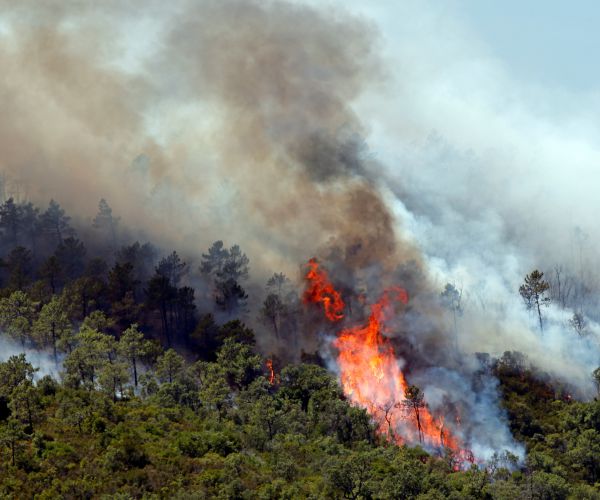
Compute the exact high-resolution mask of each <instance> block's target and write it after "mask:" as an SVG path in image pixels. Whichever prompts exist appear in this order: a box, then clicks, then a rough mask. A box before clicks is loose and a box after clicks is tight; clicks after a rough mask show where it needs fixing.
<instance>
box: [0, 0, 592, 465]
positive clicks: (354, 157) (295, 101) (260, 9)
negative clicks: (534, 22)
mask: <svg viewBox="0 0 600 500" xmlns="http://www.w3.org/2000/svg"><path fill="white" fill-rule="evenodd" d="M0 5H1V6H2V14H1V15H0V40H1V41H2V43H1V44H0V65H1V66H2V68H3V75H4V76H3V78H2V79H0V95H1V96H2V100H1V102H2V119H1V120H0V169H1V170H2V171H3V172H5V173H6V174H7V175H8V176H9V177H10V178H12V179H15V180H16V181H18V182H19V185H20V186H22V191H23V192H25V193H26V195H27V196H28V197H29V198H31V199H32V201H37V202H41V203H45V202H47V200H48V199H49V198H51V197H53V198H56V199H58V200H60V201H61V203H63V204H64V205H65V207H66V208H67V209H68V210H71V211H77V212H79V213H86V214H89V215H90V216H91V215H92V214H93V212H94V210H95V208H96V204H97V200H99V199H100V198H101V197H105V198H107V199H108V201H109V202H110V204H111V206H112V207H113V209H114V210H115V212H116V213H117V214H118V215H121V216H122V218H123V222H124V223H125V224H129V225H132V226H136V227H139V228H143V229H144V230H145V231H146V232H147V233H148V234H149V235H150V236H151V237H152V238H153V239H154V240H155V241H157V242H159V243H163V244H164V245H165V246H169V247H171V248H178V249H182V250H184V251H185V253H187V254H188V255H192V256H193V255H195V256H199V254H200V253H201V252H202V251H203V250H205V249H206V247H208V245H209V244H210V243H211V242H212V241H214V240H217V239H228V238H233V239H234V240H233V241H228V242H226V243H228V244H233V243H239V244H240V245H241V246H242V248H243V249H244V251H245V252H246V253H247V254H248V256H249V257H250V260H251V263H252V273H253V275H254V277H255V278H256V279H259V280H263V278H265V277H267V276H268V275H270V274H272V272H274V271H285V272H286V273H288V274H289V275H290V276H297V274H298V273H297V269H298V265H299V264H300V263H302V262H305V261H306V260H307V259H308V258H309V257H312V256H313V254H315V253H318V254H319V255H320V256H323V257H324V258H327V257H329V262H331V264H332V269H333V275H334V277H338V278H339V281H340V282H342V283H343V284H345V285H347V286H349V287H354V286H357V284H361V285H364V287H365V289H366V290H367V291H368V290H370V289H372V290H374V293H373V294H372V296H371V294H370V295H369V298H370V299H372V300H375V299H376V298H377V293H378V292H379V291H381V289H382V288H383V287H384V286H385V285H389V284H392V283H393V282H394V281H396V278H397V279H399V280H400V282H399V283H398V284H401V285H403V286H405V287H406V288H407V289H408V290H409V292H410V293H411V295H413V296H414V302H411V306H410V307H411V309H410V310H409V311H408V313H407V316H406V318H405V319H404V320H403V323H402V326H399V329H400V330H399V333H398V336H399V337H403V338H406V339H408V340H410V344H411V346H413V347H412V348H413V349H414V352H413V353H412V354H413V355H414V354H415V353H416V355H415V356H413V358H414V359H416V360H418V361H413V364H414V377H415V381H418V383H420V384H421V385H422V386H423V387H424V389H425V391H426V396H427V398H428V399H429V400H431V404H432V405H435V404H436V401H439V402H440V404H441V402H442V401H446V400H447V399H448V398H450V399H451V400H452V398H454V400H452V401H451V402H453V403H456V404H459V403H460V404H462V405H464V406H467V407H469V408H470V409H471V410H472V412H471V413H472V415H473V422H472V424H471V426H470V428H469V434H470V435H469V439H471V440H472V441H474V445H476V447H477V446H478V447H479V448H478V451H479V450H485V449H491V448H508V449H513V450H514V449H516V448H515V447H514V444H513V443H512V440H511V438H510V436H509V435H508V433H507V432H506V426H505V424H504V423H503V421H502V415H501V414H500V413H499V412H498V411H497V405H496V394H495V386H494V383H493V381H489V380H488V381H486V382H485V383H484V384H483V387H484V388H483V389H481V387H480V388H479V389H477V390H476V389H474V388H473V387H474V386H473V379H474V377H475V374H476V373H477V372H478V370H479V367H478V366H477V365H476V363H463V366H460V363H459V362H457V361H456V360H455V359H448V356H445V353H446V352H447V348H448V346H450V345H452V344H453V342H454V340H453V335H454V332H453V330H454V328H453V320H452V317H451V314H449V313H448V312H447V311H445V310H444V309H443V307H441V306H440V304H439V300H438V299H439V293H440V292H441V291H442V289H443V287H444V285H445V284H446V283H447V282H453V283H455V284H456V286H457V288H459V289H462V292H463V310H464V312H463V314H462V316H460V317H459V318H458V320H457V328H456V330H457V334H458V348H459V350H460V351H461V352H463V353H465V356H467V357H469V359H471V355H472V354H473V353H475V352H489V353H491V354H492V355H500V354H502V352H504V351H506V350H518V351H521V352H524V353H525V354H527V356H528V357H529V359H530V361H531V362H532V363H533V364H534V365H535V366H536V367H538V368H539V369H540V370H544V371H548V372H550V373H551V374H552V375H553V376H556V377H560V378H562V379H563V380H565V381H566V382H569V383H571V384H573V385H575V386H576V388H577V389H578V390H579V391H580V392H581V393H582V394H586V395H590V391H591V389H592V384H591V380H590V376H589V374H590V372H591V371H592V369H593V368H595V367H596V366H597V365H598V364H599V357H600V356H599V349H598V345H597V338H598V337H597V333H598V331H600V328H599V327H598V326H597V324H596V323H595V321H598V320H600V315H598V314H596V311H595V310H594V308H593V307H592V305H593V303H594V300H593V297H595V296H597V295H594V293H595V292H593V288H591V286H590V284H591V283H592V281H591V280H589V279H587V280H581V279H580V280H579V281H578V282H577V284H573V283H575V278H576V277H577V276H579V277H580V278H581V277H582V276H583V275H584V274H589V273H590V272H594V273H595V272H596V270H595V267H593V266H591V264H590V263H589V262H588V259H587V256H588V255H591V252H590V249H591V248H593V246H594V243H595V242H597V241H598V239H599V238H598V237H597V236H598V234H597V230H595V229H594V227H593V226H592V223H593V213H594V211H593V210H592V209H593V208H594V207H595V204H597V202H596V197H595V196H594V193H593V186H594V182H587V183H586V185H585V186H580V185H579V182H578V179H579V180H580V179H581V178H583V177H584V176H585V175H586V174H589V173H590V172H591V170H590V165H593V162H594V160H596V159H597V158H596V156H597V153H596V150H595V149H594V148H593V144H591V143H586V142H585V137H583V138H581V140H580V141H578V140H577V139H578V137H577V136H573V135H572V134H571V135H568V136H565V137H564V138H561V137H562V135H561V134H562V130H560V129H559V128H558V127H556V128H552V127H551V126H549V125H548V123H549V122H548V121H545V120H543V119H538V118H537V117H536V115H535V113H534V112H531V113H529V108H528V107H527V106H526V104H525V98H523V97H522V96H517V97H516V98H515V99H513V100H512V101H511V102H513V103H514V102H516V103H517V104H514V105H513V106H512V107H511V106H503V99H508V98H507V96H506V94H505V93H504V92H505V91H504V90H503V88H502V85H499V84H498V83H492V82H497V81H498V79H494V78H492V77H497V76H499V77H500V78H499V80H500V81H502V82H503V83H506V86H507V87H508V88H511V87H510V81H508V80H507V78H506V76H505V75H502V74H500V75H498V73H499V71H498V70H497V69H496V68H494V67H493V65H490V64H487V63H486V64H483V65H482V66H481V67H475V68H473V67H471V66H468V67H467V69H475V71H472V72H471V71H469V74H470V75H471V74H473V78H475V80H476V83H472V82H469V83H468V86H469V88H471V87H474V88H475V87H476V88H478V89H479V88H487V89H488V90H487V91H486V92H483V91H479V92H468V91H464V89H463V87H462V86H463V85H464V84H465V82H464V73H463V72H464V71H466V70H465V65H464V60H462V59H461V58H460V57H458V55H457V54H464V53H467V54H469V53H470V52H469V50H471V51H475V49H472V48H470V47H471V46H470V45H469V43H468V40H466V41H463V42H461V39H460V37H457V36H455V35H456V33H454V32H452V33H451V34H450V35H449V37H450V38H451V40H452V41H451V42H448V40H443V39H442V40H440V47H437V46H432V44H431V43H427V40H425V39H424V38H423V37H422V35H420V34H418V33H415V31H414V29H413V27H414V26H430V27H431V32H434V31H436V30H435V29H434V25H435V15H434V14H435V11H433V12H434V14H426V13H424V11H423V10H422V8H420V7H415V6H413V5H412V4H410V3H407V5H404V4H403V6H402V7H401V8H400V10H401V12H400V13H399V15H398V16H397V18H396V21H397V22H398V23H401V25H402V26H403V27H404V28H405V29H404V30H398V29H395V30H394V33H396V35H395V37H396V38H394V39H392V40H391V41H386V40H384V39H383V37H381V36H380V35H378V33H377V26H376V23H375V22H370V21H367V20H366V19H365V18H359V17H355V16H353V15H351V14H349V13H346V12H344V11H342V10H341V9H338V8H336V9H323V8H319V7H310V6H307V5H301V4H299V3H291V2H269V1H262V2H259V1H248V0H220V1H216V0H213V1H211V0H205V1H202V2H191V1H189V2H188V1H185V0H181V1H176V2H168V3H165V2H158V1H150V2H141V1H138V2H135V1H129V2H116V1H108V2H100V3H98V2H96V3H82V2H78V1H72V2H69V1H66V2H65V1H60V2H58V1H48V2H36V1H33V0H32V1H22V2H10V1H8V0H7V1H0ZM398 32H399V33H398ZM457 40H458V41H457ZM446 42H448V43H446ZM442 47H443V48H442ZM479 55H480V54H478V53H474V57H475V56H479ZM463 57H464V56H463ZM453 61H455V62H456V63H455V64H454V65H452V62H453ZM461 62H462V63H463V65H462V66H461V64H460V63H461ZM461 71H462V72H461ZM500 73H501V72H500ZM503 79H504V80H503ZM380 82H384V84H383V85H380V84H379V83H380ZM509 97H510V96H509ZM500 108H501V110H502V112H498V110H499V109H500ZM463 115H464V118H463ZM459 118H461V119H460V120H459ZM432 130H437V131H438V135H436V134H432ZM548 137H549V138H550V139H548ZM367 143H368V144H369V145H370V148H369V147H367ZM567 164H568V165H569V167H570V168H576V169H577V172H578V174H579V175H577V176H571V175H570V174H568V173H567V172H566V171H565V168H566V167H565V166H564V165H567ZM596 185H597V183H596ZM579 188H582V189H583V192H582V195H581V196H580V197H579V196H578V197H577V198H576V199H575V198H574V193H575V192H577V189H579ZM564 189H566V193H567V194H564V193H565V192H564V191H563V190H564ZM575 224H577V225H579V226H580V227H581V228H583V232H579V233H577V234H578V235H580V237H579V239H577V240H573V238H572V237H571V236H570V235H572V234H574V233H573V226H574V225H575ZM582 234H588V235H590V236H589V238H588V239H587V240H585V238H583V237H581V235H582ZM573 242H574V243H573ZM574 248H575V249H576V251H573V249H574ZM572 255H576V256H577V257H576V258H574V257H572ZM333 256H335V258H334V257H333ZM555 265H562V266H563V267H564V269H566V271H565V272H564V274H563V276H564V277H566V275H568V276H569V279H570V280H571V282H573V283H572V287H573V292H572V295H571V296H570V297H567V298H564V297H563V299H565V300H562V299H561V298H560V293H558V294H557V298H558V300H557V301H555V303H554V304H553V305H552V306H551V307H550V308H549V309H547V310H545V311H544V313H545V314H546V327H545V331H544V333H543V335H542V334H541V332H539V331H538V330H537V329H536V323H535V318H533V317H531V316H530V315H529V313H528V312H527V311H526V310H525V309H524V307H523V304H522V302H521V301H520V298H519V297H518V294H517V290H518V286H519V284H520V282H521V281H522V278H523V276H524V275H525V273H527V272H529V271H531V270H532V269H533V268H534V267H540V268H542V269H543V270H552V269H553V267H554V266H555ZM568 269H570V271H568ZM583 281H585V283H584V282H583ZM374 282H376V283H374ZM584 285H585V286H584ZM575 289H577V290H578V291H577V293H576V290H575ZM553 294H556V283H553ZM563 295H564V290H563ZM574 307H576V308H578V309H579V310H583V311H584V312H585V314H586V316H588V318H589V320H588V327H587V331H588V335H587V336H585V337H583V338H579V337H578V336H577V335H576V334H575V333H574V332H573V331H572V330H571V329H570V328H569V325H568V319H569V318H570V317H571V315H572V313H573V308H574ZM410 354H411V353H408V352H407V353H401V356H402V357H403V358H407V359H405V360H404V361H406V362H407V363H409V364H410V359H409V355H410ZM425 361H427V362H425ZM470 364H472V365H473V366H471V367H469V365H470ZM450 381H453V383H452V384H451V385H449V384H450ZM453 388H462V389H461V390H460V391H458V390H453ZM477 391H479V392H477ZM444 395H445V396H446V398H445V399H444ZM458 399H462V400H461V401H458ZM444 404H445V403H444ZM491 436H493V438H494V439H495V440H497V441H494V442H491V441H490V438H491ZM481 453H482V454H484V455H486V454H487V452H485V451H481Z"/></svg>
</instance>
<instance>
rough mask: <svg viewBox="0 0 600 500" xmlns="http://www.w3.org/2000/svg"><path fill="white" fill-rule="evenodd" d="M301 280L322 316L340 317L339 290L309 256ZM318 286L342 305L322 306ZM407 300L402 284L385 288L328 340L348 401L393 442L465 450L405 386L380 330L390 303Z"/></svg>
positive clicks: (388, 315) (393, 309)
mask: <svg viewBox="0 0 600 500" xmlns="http://www.w3.org/2000/svg"><path fill="white" fill-rule="evenodd" d="M306 280H307V281H308V290H307V293H306V294H305V301H306V302H322V303H323V304H324V307H325V316H326V317H327V319H329V320H330V321H340V320H341V319H343V317H344V315H343V304H344V303H343V301H342V298H341V295H340V294H339V293H338V292H336V291H335V289H334V287H333V285H332V284H331V283H330V281H329V279H328V277H327V273H326V272H325V271H324V270H322V269H320V268H319V267H318V263H317V261H316V260H315V259H311V261H310V262H309V271H308V273H307V274H306ZM324 289H326V290H327V297H335V298H336V301H337V302H335V303H336V304H338V305H339V304H341V305H342V306H341V308H339V307H337V308H336V309H335V314H332V311H333V310H332V309H331V308H330V309H329V310H328V307H327V305H328V304H329V305H330V306H331V304H332V302H324V301H323V300H320V299H318V298H315V297H319V294H315V291H318V290H324ZM407 303H408V293H407V292H406V290H404V289H402V288H400V287H393V288H390V289H388V290H386V291H385V292H384V294H383V297H382V298H381V299H380V300H379V301H378V302H377V303H375V304H372V305H371V313H370V315H369V319H368V322H367V324H366V325H359V326H355V327H348V328H344V329H342V330H341V331H340V332H339V333H338V335H337V338H336V339H335V341H334V342H333V345H334V346H335V347H336V349H337V351H338V356H337V363H338V366H339V369H340V377H341V383H342V388H343V390H344V394H345V395H346V397H347V398H348V399H349V400H350V401H352V402H353V403H355V404H357V405H360V406H362V407H363V408H365V409H366V410H367V411H368V413H369V414H370V415H371V416H372V417H373V419H374V420H375V422H376V424H377V427H378V431H379V432H380V433H381V434H383V435H385V436H388V437H389V439H391V440H393V441H394V442H396V443H398V444H402V443H404V442H408V443H421V444H423V445H424V446H427V447H430V448H436V449H442V448H449V449H451V450H452V451H453V452H455V453H456V454H457V455H458V456H459V457H461V456H463V455H465V453H466V451H464V450H461V446H460V444H459V442H458V440H457V438H456V437H454V436H453V435H452V433H451V431H450V429H448V428H447V426H446V425H445V423H444V419H443V417H441V416H440V417H439V418H438V420H437V422H436V420H435V419H434V417H433V416H432V414H431V412H430V411H429V408H428V407H427V405H426V404H425V403H424V401H423V399H422V395H421V396H419V391H418V389H416V388H414V387H411V386H409V384H408V383H407V381H406V378H405V376H404V374H403V373H402V370H401V369H400V365H399V364H398V359H397V357H396V353H395V351H394V347H393V345H392V342H391V341H390V340H389V339H388V338H387V337H385V336H384V335H383V334H384V333H385V331H386V323H387V322H389V320H390V319H392V318H393V317H394V315H395V313H396V308H397V307H398V306H399V305H402V304H407ZM419 398H420V399H419Z"/></svg>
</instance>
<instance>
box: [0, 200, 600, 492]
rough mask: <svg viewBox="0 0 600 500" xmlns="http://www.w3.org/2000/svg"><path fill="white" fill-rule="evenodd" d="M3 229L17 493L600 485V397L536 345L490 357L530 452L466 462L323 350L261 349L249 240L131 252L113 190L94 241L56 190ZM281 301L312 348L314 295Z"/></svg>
mask: <svg viewBox="0 0 600 500" xmlns="http://www.w3.org/2000/svg"><path fill="white" fill-rule="evenodd" d="M0 226H1V229H2V231H3V237H2V253H3V255H4V257H3V259H2V288H1V291H0V297H1V298H0V325H1V328H2V333H1V337H0V342H1V343H2V345H3V346H4V352H5V353H6V354H4V355H3V357H4V358H5V360H4V361H3V362H1V363H0V446H1V453H0V468H1V474H0V495H1V496H2V497H6V498H34V497H35V498H40V499H41V498H182V499H183V498H265V499H267V498H268V499H276V498H289V499H293V498H294V499H295V498H422V499H426V498H428V499H434V498H457V499H458V498H474V499H475V498H498V499H514V498H532V499H533V498H535V499H561V498H573V499H581V498H590V499H591V498H600V492H599V491H598V487H599V485H600V458H599V457H600V402H599V401H597V400H594V401H592V402H589V403H580V402H576V401H574V400H573V398H572V397H571V395H570V394H569V393H568V392H567V391H566V390H565V389H564V388H562V387H560V385H558V384H554V383H553V381H552V379H550V378H548V376H546V375H543V374H541V373H539V372H537V371H536V370H534V369H533V368H532V367H530V365H529V363H528V361H527V358H526V357H525V356H524V355H522V354H520V353H515V352H507V353H505V354H504V355H503V356H502V357H500V358H499V359H490V358H489V357H487V358H485V366H486V370H488V371H489V372H490V374H492V375H494V376H496V377H498V379H499V381H500V386H499V390H500V393H501V405H502V406H503V408H504V409H505V411H506V415H507V417H508V418H509V423H510V428H511V431H512V432H513V434H514V436H515V437H516V438H517V440H518V441H520V442H522V443H524V444H525V445H526V451H527V454H526V458H525V459H524V460H523V461H520V460H519V458H518V457H517V456H514V455H512V454H511V453H509V452H506V451H505V450H502V449H498V450H495V453H494V454H493V457H492V459H490V460H487V461H485V462H484V461H479V460H477V457H475V458H474V460H471V461H470V462H469V461H467V462H465V460H464V458H462V457H460V456H457V455H456V453H455V452H454V451H453V450H451V449H450V448H446V449H438V450H432V449H429V450H428V451H425V450H424V449H423V448H421V447H420V446H415V447H412V446H411V447H409V446H406V445H402V444H400V445H399V444H398V443H397V440H395V439H393V437H394V436H393V435H392V434H393V431H392V430H391V428H390V431H389V434H386V433H382V432H381V430H380V428H378V426H377V425H376V422H374V421H373V418H372V416H371V415H369V413H367V411H365V410H364V409H363V408H360V407H358V406H357V405H354V404H351V403H350V402H349V401H348V400H347V398H346V397H345V396H344V393H343V392H342V389H341V387H340V385H339V384H338V381H337V380H336V377H335V376H334V375H332V374H331V373H330V372H329V371H328V370H326V368H325V366H324V361H323V359H322V358H321V357H320V356H319V354H318V353H303V354H302V359H301V362H299V363H298V362H292V360H291V359H283V358H284V357H285V356H282V357H269V358H266V357H264V356H263V355H261V353H260V352H259V350H258V349H257V347H256V335H255V332H254V331H253V330H252V329H251V328H249V327H248V326H246V325H245V324H244V319H247V318H248V311H247V307H246V301H247V299H248V294H247V293H246V291H245V290H244V288H243V286H242V284H243V282H244V280H245V279H246V278H247V277H248V273H249V261H248V258H247V257H246V256H245V255H244V253H243V252H242V250H241V249H239V248H238V247H236V246H234V247H231V248H230V249H227V248H226V247H224V246H223V244H222V243H220V242H217V243H215V244H214V245H213V246H212V247H211V248H210V249H208V250H207V252H206V253H205V254H204V256H203V258H202V261H201V262H200V263H199V266H198V269H196V270H193V271H192V270H190V266H188V265H187V264H186V263H184V262H183V261H182V259H181V258H180V257H179V256H178V255H177V253H176V252H172V251H171V252H167V253H166V257H160V256H159V252H158V250H156V249H155V248H154V247H153V246H152V245H150V244H147V243H146V244H139V243H133V244H128V245H126V246H120V247H118V246H117V245H116V242H117V241H118V234H119V229H118V219H117V218H116V217H114V216H113V215H112V212H111V210H110V208H109V206H108V204H107V203H106V202H105V201H102V202H101V203H100V209H99V213H98V214H97V216H96V217H95V218H94V220H93V223H92V225H91V227H89V228H85V227H83V228H81V231H88V232H89V234H90V235H91V236H90V243H89V244H85V243H84V242H83V241H80V240H79V239H78V238H77V234H76V232H75V230H74V229H73V228H72V226H71V223H70V219H69V217H68V216H67V215H66V214H65V213H64V211H63V210H62V209H61V208H60V206H59V205H58V204H57V203H55V202H51V204H50V206H49V207H48V208H47V209H46V210H45V211H44V210H39V209H38V208H36V207H34V206H33V205H31V204H15V203H14V202H13V201H12V200H8V201H7V202H5V203H4V204H3V205H2V207H1V208H0ZM119 238H120V236H119ZM191 275H195V276H197V278H195V279H197V280H198V283H201V282H202V283H204V285H203V286H204V287H205V289H206V290H209V294H208V297H209V299H206V300H208V302H206V303H203V302H202V301H198V300H196V299H195V290H194V288H193V287H192V286H190V285H189V284H190V283H192V282H193V279H191ZM264 295H265V298H264V302H263V304H262V306H261V307H260V313H259V323H257V324H263V325H264V327H265V328H266V329H268V331H270V334H271V335H272V336H273V338H274V339H277V338H280V339H284V340H285V341H287V342H292V341H293V339H292V335H293V334H295V329H297V328H298V324H299V323H301V322H302V319H301V316H302V314H306V313H305V312H303V311H302V310H301V309H302V305H301V304H300V303H299V299H298V294H294V293H293V290H292V289H291V287H290V284H289V281H288V280H287V279H286V278H285V276H283V275H281V274H275V275H274V276H273V278H272V279H271V280H269V283H268V284H267V286H266V289H265V291H264ZM211 301H212V303H211ZM198 304H200V307H198ZM202 307H206V310H205V311H202V310H199V309H200V308H202ZM19 351H22V352H23V354H17V353H18V352H19ZM10 352H14V353H15V354H14V355H11V356H9V353H10ZM263 354H265V353H263ZM267 354H268V353H267ZM33 358H35V359H37V360H38V361H39V362H38V365H39V366H34V364H33V363H32V362H31V359H33ZM482 380H483V379H482Z"/></svg>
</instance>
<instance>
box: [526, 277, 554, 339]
mask: <svg viewBox="0 0 600 500" xmlns="http://www.w3.org/2000/svg"><path fill="white" fill-rule="evenodd" d="M549 289H550V284H549V283H548V282H547V281H545V280H544V273H542V272H540V271H538V270H537V269H535V270H534V271H532V272H531V274H528V275H527V276H525V282H524V283H523V284H522V285H521V286H520V287H519V293H520V294H521V297H522V298H523V301H524V302H525V306H526V307H527V309H528V310H531V309H535V310H536V312H537V315H538V319H539V322H540V331H542V332H543V331H544V326H543V320H542V306H546V307H548V305H549V304H550V297H548V296H547V295H546V294H547V292H548V290H549Z"/></svg>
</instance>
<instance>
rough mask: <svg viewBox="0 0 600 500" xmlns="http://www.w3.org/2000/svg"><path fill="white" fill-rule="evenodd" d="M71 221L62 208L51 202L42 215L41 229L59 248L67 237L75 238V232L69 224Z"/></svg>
mask: <svg viewBox="0 0 600 500" xmlns="http://www.w3.org/2000/svg"><path fill="white" fill-rule="evenodd" d="M70 220H71V218H70V217H68V216H67V215H66V214H65V211H64V210H63V209H62V208H61V206H60V205H59V204H58V203H56V202H55V201H54V200H50V204H49V205H48V208H47V209H46V211H45V212H43V213H42V214H41V215H40V228H41V230H42V232H43V233H44V234H46V235H48V236H49V238H50V239H51V240H52V241H54V244H55V245H57V246H58V245H60V244H61V243H62V242H63V239H64V238H65V237H69V236H75V230H74V229H73V228H72V227H71V226H70V224H69V221H70Z"/></svg>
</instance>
